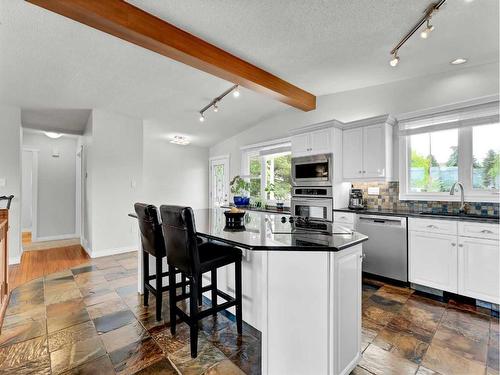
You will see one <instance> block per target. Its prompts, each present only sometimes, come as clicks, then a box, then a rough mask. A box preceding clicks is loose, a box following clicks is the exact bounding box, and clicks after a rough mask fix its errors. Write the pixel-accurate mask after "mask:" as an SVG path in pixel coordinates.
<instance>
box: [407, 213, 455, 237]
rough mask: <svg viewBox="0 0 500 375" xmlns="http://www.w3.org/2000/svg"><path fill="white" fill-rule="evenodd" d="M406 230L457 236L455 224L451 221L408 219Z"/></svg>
mask: <svg viewBox="0 0 500 375" xmlns="http://www.w3.org/2000/svg"><path fill="white" fill-rule="evenodd" d="M408 229H409V230H412V231H415V230H416V231H420V232H429V233H442V234H457V222H456V221H452V220H437V219H419V218H413V217H410V218H408Z"/></svg>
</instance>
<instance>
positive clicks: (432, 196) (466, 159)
mask: <svg viewBox="0 0 500 375" xmlns="http://www.w3.org/2000/svg"><path fill="white" fill-rule="evenodd" d="M481 125H483V124H478V125H471V126H467V127H459V128H458V145H457V147H458V181H460V182H461V183H462V184H463V186H464V199H465V201H467V202H488V203H490V202H491V203H498V202H500V190H498V189H496V190H481V189H473V188H472V174H473V149H472V148H473V147H472V145H473V139H472V129H473V127H475V126H481ZM439 130H440V129H435V130H429V133H432V132H434V131H439ZM410 137H411V136H410V135H407V136H400V139H399V155H400V156H401V158H400V163H399V164H400V165H399V181H400V184H399V185H400V189H399V199H400V200H402V201H405V200H417V201H460V194H455V195H450V194H449V193H446V192H439V193H437V192H431V193H428V192H421V193H415V192H409V187H410V184H409V178H410V173H409V171H410V168H411V147H410V143H411V142H410Z"/></svg>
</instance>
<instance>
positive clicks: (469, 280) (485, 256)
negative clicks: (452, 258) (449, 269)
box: [458, 237, 500, 303]
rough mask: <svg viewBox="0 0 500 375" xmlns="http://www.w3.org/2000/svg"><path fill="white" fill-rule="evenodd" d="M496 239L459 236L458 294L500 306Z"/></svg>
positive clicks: (498, 257) (499, 260) (499, 259)
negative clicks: (499, 304)
mask: <svg viewBox="0 0 500 375" xmlns="http://www.w3.org/2000/svg"><path fill="white" fill-rule="evenodd" d="M498 245H499V243H498V241H495V240H489V239H486V240H485V239H479V238H467V237H459V239H458V264H459V269H458V275H459V278H458V294H462V295H464V296H468V297H472V298H477V299H480V300H483V301H488V302H493V303H500V271H499V268H500V267H499V264H500V254H499V251H500V249H499V246H498Z"/></svg>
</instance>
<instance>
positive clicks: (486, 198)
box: [399, 193, 500, 203]
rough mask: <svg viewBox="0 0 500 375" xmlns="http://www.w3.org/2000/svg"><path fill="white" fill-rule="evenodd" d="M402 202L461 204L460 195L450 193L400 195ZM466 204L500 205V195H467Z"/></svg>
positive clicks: (465, 197)
mask: <svg viewBox="0 0 500 375" xmlns="http://www.w3.org/2000/svg"><path fill="white" fill-rule="evenodd" d="M399 200H400V201H437V202H460V193H458V194H456V195H450V194H448V193H444V194H439V193H434V194H433V193H421V194H411V193H410V194H399ZM464 200H465V201H466V202H486V203H499V202H500V195H499V194H498V193H489V194H488V193H484V194H465V196H464Z"/></svg>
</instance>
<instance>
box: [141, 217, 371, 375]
mask: <svg viewBox="0 0 500 375" xmlns="http://www.w3.org/2000/svg"><path fill="white" fill-rule="evenodd" d="M283 216H285V217H286V218H287V219H288V216H286V215H282V214H270V213H260V212H251V211H248V212H247V215H246V217H245V230H244V231H239V232H232V231H227V230H225V228H224V226H225V217H224V214H223V210H222V209H213V210H195V217H196V228H197V231H198V234H199V236H201V237H205V238H207V239H209V240H217V241H221V242H225V243H227V244H231V245H234V246H237V247H239V248H241V249H243V267H242V268H243V320H244V321H245V322H246V323H248V324H250V325H252V326H253V327H255V328H256V329H258V330H259V331H260V332H261V334H262V373H263V374H269V375H281V374H301V375H302V374H311V375H316V374H318V375H320V374H325V375H326V374H335V375H337V374H349V373H350V372H351V370H353V369H354V367H356V364H357V363H358V361H359V359H360V356H361V351H360V349H361V262H362V242H363V241H365V240H366V239H367V237H366V236H364V235H361V234H359V233H356V232H354V233H352V232H349V231H346V229H345V228H342V227H338V226H335V225H334V226H333V232H334V233H333V234H319V233H311V232H306V233H304V232H297V231H294V230H293V229H292V230H290V228H291V225H290V224H289V223H288V221H287V222H286V223H283V222H282V217H283ZM292 232H293V233H292ZM337 232H338V234H337ZM340 233H344V234H340ZM141 253H142V252H141ZM139 258H140V262H142V257H141V256H139ZM138 269H139V272H141V270H142V264H140V265H139V267H138ZM150 269H154V267H150ZM139 277H140V280H141V279H142V275H141V274H140V273H139ZM204 278H206V283H207V284H209V282H210V275H206V276H204ZM217 282H218V287H219V289H221V290H223V291H225V292H227V293H228V294H233V292H234V269H233V268H232V267H226V269H222V270H220V271H219V272H218V280H217ZM139 284H141V283H140V282H139ZM140 292H142V291H141V290H140ZM208 296H209V294H207V297H208Z"/></svg>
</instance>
